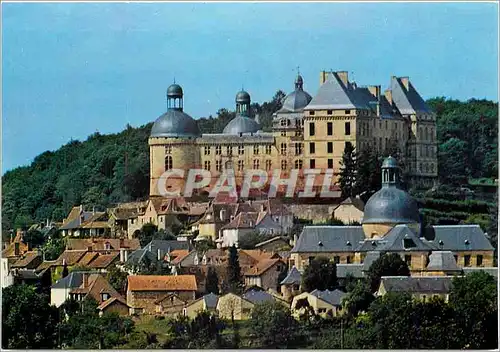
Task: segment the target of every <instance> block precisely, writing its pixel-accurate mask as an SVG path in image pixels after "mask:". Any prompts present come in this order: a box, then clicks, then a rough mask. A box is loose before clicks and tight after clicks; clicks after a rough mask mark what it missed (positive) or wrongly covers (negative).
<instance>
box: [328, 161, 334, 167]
mask: <svg viewBox="0 0 500 352" xmlns="http://www.w3.org/2000/svg"><path fill="white" fill-rule="evenodd" d="M328 168H329V169H333V159H328Z"/></svg>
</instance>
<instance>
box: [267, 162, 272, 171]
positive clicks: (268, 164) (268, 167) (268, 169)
mask: <svg viewBox="0 0 500 352" xmlns="http://www.w3.org/2000/svg"><path fill="white" fill-rule="evenodd" d="M271 166H272V161H271V160H266V170H267V171H271Z"/></svg>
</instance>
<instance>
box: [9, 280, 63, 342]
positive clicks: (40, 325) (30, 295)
mask: <svg viewBox="0 0 500 352" xmlns="http://www.w3.org/2000/svg"><path fill="white" fill-rule="evenodd" d="M57 321H58V313H57V309H56V308H55V307H54V306H51V305H50V301H49V298H48V297H47V296H46V295H42V294H38V293H36V292H35V288H34V287H32V286H28V285H12V286H9V287H6V288H4V289H2V347H3V348H8V349H52V348H55V347H56V325H57Z"/></svg>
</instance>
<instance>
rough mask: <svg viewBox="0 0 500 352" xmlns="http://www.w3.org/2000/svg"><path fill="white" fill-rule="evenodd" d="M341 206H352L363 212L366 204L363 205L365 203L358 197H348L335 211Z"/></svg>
mask: <svg viewBox="0 0 500 352" xmlns="http://www.w3.org/2000/svg"><path fill="white" fill-rule="evenodd" d="M341 205H352V206H353V207H355V208H356V209H358V210H361V211H363V209H364V208H365V203H363V201H362V200H361V199H359V198H357V197H347V198H346V199H344V200H343V201H342V202H340V204H339V205H337V206H336V207H335V209H337V208H338V207H339V206H341ZM335 209H334V210H335Z"/></svg>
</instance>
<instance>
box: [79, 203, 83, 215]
mask: <svg viewBox="0 0 500 352" xmlns="http://www.w3.org/2000/svg"><path fill="white" fill-rule="evenodd" d="M80 213H83V205H82V204H80Z"/></svg>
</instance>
